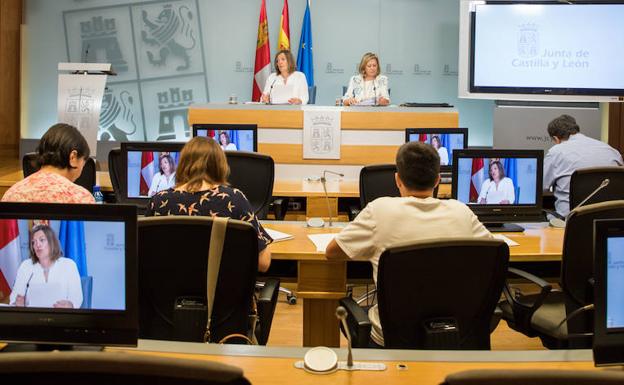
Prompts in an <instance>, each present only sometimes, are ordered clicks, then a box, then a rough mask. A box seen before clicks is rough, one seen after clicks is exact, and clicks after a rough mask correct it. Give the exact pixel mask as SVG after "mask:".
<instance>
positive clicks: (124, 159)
mask: <svg viewBox="0 0 624 385" xmlns="http://www.w3.org/2000/svg"><path fill="white" fill-rule="evenodd" d="M182 147H184V143H181V142H123V143H121V176H120V177H121V178H122V181H121V184H122V186H123V191H122V192H121V197H122V199H123V202H124V203H131V204H135V205H138V206H145V205H147V202H149V200H150V198H149V197H129V196H128V152H133V151H143V152H145V151H158V152H162V151H168V152H180V151H182Z"/></svg>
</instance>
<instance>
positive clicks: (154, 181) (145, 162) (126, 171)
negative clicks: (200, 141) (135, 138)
mask: <svg viewBox="0 0 624 385" xmlns="http://www.w3.org/2000/svg"><path fill="white" fill-rule="evenodd" d="M182 147H184V143H172V142H123V143H121V162H122V167H121V169H122V170H121V171H122V175H121V178H122V180H123V181H124V182H125V183H124V184H125V189H124V190H125V191H122V198H123V201H124V202H128V203H134V204H137V205H139V206H145V205H146V204H147V202H148V200H149V198H150V197H151V196H153V195H154V194H156V193H157V192H159V191H162V190H167V189H168V188H170V187H173V186H175V170H176V168H177V165H178V161H179V159H180V151H181V150H182ZM122 185H123V184H122Z"/></svg>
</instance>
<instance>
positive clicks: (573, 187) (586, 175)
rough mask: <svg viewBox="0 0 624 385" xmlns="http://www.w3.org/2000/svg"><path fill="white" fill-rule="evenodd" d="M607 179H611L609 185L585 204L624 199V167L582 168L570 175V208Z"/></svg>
mask: <svg viewBox="0 0 624 385" xmlns="http://www.w3.org/2000/svg"><path fill="white" fill-rule="evenodd" d="M605 179H609V184H608V185H607V187H605V188H603V189H602V190H600V191H599V192H598V193H597V194H596V195H594V196H593V197H592V198H591V199H590V200H588V201H587V202H586V203H585V204H586V205H588V204H592V203H598V202H605V201H613V200H619V199H624V167H616V166H614V167H589V168H581V169H578V170H576V171H574V172H573V173H572V176H571V177H570V210H572V209H574V208H575V207H576V206H578V205H579V203H581V202H582V201H583V200H584V199H585V198H587V197H588V196H589V195H590V194H591V193H592V192H593V191H594V190H595V189H597V188H598V186H600V183H602V181H603V180H605Z"/></svg>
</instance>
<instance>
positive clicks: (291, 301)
mask: <svg viewBox="0 0 624 385" xmlns="http://www.w3.org/2000/svg"><path fill="white" fill-rule="evenodd" d="M286 301H288V304H289V305H295V304H296V303H297V297H295V296H294V295H292V294H291V295H287V296H286Z"/></svg>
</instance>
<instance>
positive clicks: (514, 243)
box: [492, 234, 519, 247]
mask: <svg viewBox="0 0 624 385" xmlns="http://www.w3.org/2000/svg"><path fill="white" fill-rule="evenodd" d="M492 235H493V236H494V238H496V239H500V240H502V241H505V243H506V244H507V246H509V247H513V246H518V245H519V243H518V242H516V241H512V240H511V239H509V238H507V237H506V236H504V235H503V234H492Z"/></svg>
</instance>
